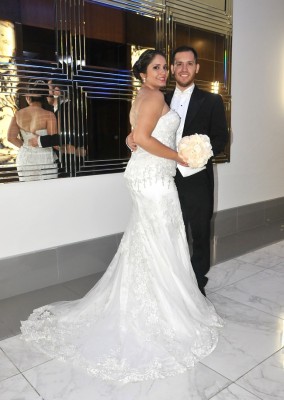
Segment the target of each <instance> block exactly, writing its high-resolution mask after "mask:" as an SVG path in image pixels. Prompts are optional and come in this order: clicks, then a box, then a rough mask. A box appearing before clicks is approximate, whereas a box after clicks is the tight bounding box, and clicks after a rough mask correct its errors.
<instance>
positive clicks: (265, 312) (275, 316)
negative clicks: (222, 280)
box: [212, 288, 284, 320]
mask: <svg viewBox="0 0 284 400" xmlns="http://www.w3.org/2000/svg"><path fill="white" fill-rule="evenodd" d="M222 289H223V288H221V289H218V290H222ZM212 294H218V295H219V296H223V297H226V298H227V299H229V300H233V301H234V302H236V303H239V304H241V305H242V306H247V307H250V308H252V309H253V310H256V311H259V312H262V313H264V314H267V315H269V316H270V317H274V318H277V319H279V320H284V316H283V317H279V316H278V315H274V314H270V313H269V312H267V311H264V310H260V309H259V308H256V307H253V306H252V305H250V304H247V303H242V302H241V301H240V300H236V299H233V298H231V297H229V296H228V295H225V294H223V293H218V291H216V292H214V293H213V292H212ZM213 305H214V302H213Z"/></svg>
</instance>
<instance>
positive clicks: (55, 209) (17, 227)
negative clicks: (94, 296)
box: [0, 174, 131, 259]
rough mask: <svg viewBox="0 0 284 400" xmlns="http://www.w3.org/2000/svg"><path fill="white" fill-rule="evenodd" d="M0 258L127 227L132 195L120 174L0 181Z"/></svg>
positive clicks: (105, 233) (90, 237) (117, 231)
mask: <svg viewBox="0 0 284 400" xmlns="http://www.w3.org/2000/svg"><path fill="white" fill-rule="evenodd" d="M0 206H1V240H0V259H1V258H4V257H7V256H11V255H16V254H23V253H27V252H32V251H36V250H40V249H46V248H51V247H56V246H59V245H63V244H68V243H73V242H78V241H82V240H87V239H92V238H96V237H101V236H105V235H110V234H114V233H119V232H123V231H124V229H125V226H126V224H127V221H128V217H129V213H130V209H131V201H130V197H129V195H128V192H127V190H126V187H125V184H124V180H123V177H122V174H113V175H104V176H103V175H98V176H87V177H81V178H64V179H55V180H49V181H41V182H24V183H18V182H17V183H10V184H5V185H1V186H0Z"/></svg>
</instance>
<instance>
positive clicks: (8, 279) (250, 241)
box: [0, 198, 284, 299]
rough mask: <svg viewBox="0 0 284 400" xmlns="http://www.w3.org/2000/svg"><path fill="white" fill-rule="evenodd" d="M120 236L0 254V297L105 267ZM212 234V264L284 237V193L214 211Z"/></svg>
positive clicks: (28, 290)
mask: <svg viewBox="0 0 284 400" xmlns="http://www.w3.org/2000/svg"><path fill="white" fill-rule="evenodd" d="M121 236H122V234H115V235H110V236H105V237H101V238H97V239H93V240H88V241H84V242H78V243H72V244H69V245H65V246H60V247H57V248H53V249H47V250H42V251H38V252H34V253H29V254H23V255H18V256H15V257H9V258H4V259H0V299H5V298H9V297H12V296H16V295H19V294H23V293H27V292H30V291H33V290H37V289H41V288H44V287H47V286H51V285H56V284H59V283H63V282H67V281H70V280H73V279H76V278H81V277H83V276H87V275H91V274H94V273H96V272H102V271H104V270H105V269H106V268H107V266H108V265H109V263H110V261H111V260H112V258H113V256H114V254H115V252H116V250H117V247H118V245H119V242H120V239H121ZM211 239H212V240H211V260H212V264H213V265H214V264H218V263H220V262H222V261H226V260H228V259H231V258H235V257H238V256H240V255H242V254H245V253H248V252H250V251H253V250H256V249H258V248H261V247H264V246H267V245H269V244H272V243H276V242H278V241H281V240H284V198H278V199H273V200H269V201H264V202H260V203H255V204H250V205H247V206H242V207H236V208H231V209H227V210H223V211H219V212H217V213H215V214H214V216H213V219H212V238H211Z"/></svg>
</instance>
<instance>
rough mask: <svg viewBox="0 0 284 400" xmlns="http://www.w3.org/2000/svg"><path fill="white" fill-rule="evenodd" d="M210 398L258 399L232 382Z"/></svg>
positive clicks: (226, 399)
mask: <svg viewBox="0 0 284 400" xmlns="http://www.w3.org/2000/svg"><path fill="white" fill-rule="evenodd" d="M210 400H259V397H256V396H255V395H254V394H252V393H249V392H248V391H247V390H245V389H243V388H241V387H240V386H238V385H236V384H234V383H233V384H232V385H230V386H228V387H227V388H226V389H224V390H222V391H221V392H220V393H218V394H216V396H214V397H212V398H211V399H210Z"/></svg>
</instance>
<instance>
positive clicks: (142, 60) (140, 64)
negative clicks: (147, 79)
mask: <svg viewBox="0 0 284 400" xmlns="http://www.w3.org/2000/svg"><path fill="white" fill-rule="evenodd" d="M157 55H160V56H162V57H165V58H166V55H165V54H164V53H163V52H162V51H161V50H155V49H154V50H151V49H150V50H145V51H144V52H143V53H142V54H141V56H140V57H139V58H138V60H137V61H136V63H135V64H134V65H133V67H132V72H133V75H134V76H135V78H136V79H139V80H140V81H141V82H142V78H141V76H140V74H141V73H146V71H147V67H148V65H149V64H150V63H151V62H152V60H153V58H154V57H156V56H157Z"/></svg>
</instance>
